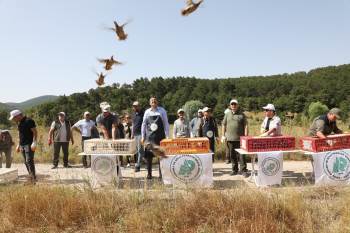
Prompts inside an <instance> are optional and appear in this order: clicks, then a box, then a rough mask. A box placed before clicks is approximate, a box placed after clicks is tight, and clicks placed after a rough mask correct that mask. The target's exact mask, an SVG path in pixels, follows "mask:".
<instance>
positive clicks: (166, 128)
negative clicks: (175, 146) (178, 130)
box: [161, 109, 169, 138]
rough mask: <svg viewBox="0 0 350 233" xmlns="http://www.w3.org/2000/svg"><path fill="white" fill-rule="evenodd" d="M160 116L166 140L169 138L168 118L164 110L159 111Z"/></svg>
mask: <svg viewBox="0 0 350 233" xmlns="http://www.w3.org/2000/svg"><path fill="white" fill-rule="evenodd" d="M161 115H162V120H163V124H164V131H165V135H166V137H167V138H169V122H168V116H167V113H166V111H165V109H163V110H162V111H161Z"/></svg>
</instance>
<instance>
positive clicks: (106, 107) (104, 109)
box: [102, 105, 111, 112]
mask: <svg viewBox="0 0 350 233" xmlns="http://www.w3.org/2000/svg"><path fill="white" fill-rule="evenodd" d="M110 110H111V106H110V105H105V106H103V107H102V112H109V111H110Z"/></svg>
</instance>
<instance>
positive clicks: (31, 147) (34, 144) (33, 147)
mask: <svg viewBox="0 0 350 233" xmlns="http://www.w3.org/2000/svg"><path fill="white" fill-rule="evenodd" d="M30 149H31V150H32V151H33V152H34V151H35V150H36V141H33V143H32V145H30Z"/></svg>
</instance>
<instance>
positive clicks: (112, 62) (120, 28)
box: [96, 0, 203, 87]
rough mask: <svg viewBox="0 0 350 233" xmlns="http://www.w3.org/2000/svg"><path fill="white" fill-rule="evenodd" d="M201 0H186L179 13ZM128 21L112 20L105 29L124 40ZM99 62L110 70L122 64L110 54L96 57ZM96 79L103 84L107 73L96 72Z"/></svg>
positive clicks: (187, 13) (184, 14)
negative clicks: (112, 22)
mask: <svg viewBox="0 0 350 233" xmlns="http://www.w3.org/2000/svg"><path fill="white" fill-rule="evenodd" d="M202 2H203V0H198V1H197V2H194V1H193V0H186V6H185V7H184V8H183V9H182V10H181V14H182V15H183V16H188V15H190V14H191V13H193V12H194V11H195V10H197V8H198V7H199V6H200V5H201V4H202ZM128 23H130V20H129V21H128V22H126V23H124V24H121V25H119V24H118V23H117V22H116V21H114V27H109V28H106V29H107V30H111V31H113V32H114V33H115V34H116V36H117V39H118V40H120V41H124V40H126V39H127V38H128V34H126V33H125V31H124V27H125V26H126V25H127V24H128ZM97 60H98V62H99V63H101V64H103V68H104V70H105V71H111V70H112V68H113V67H114V66H117V65H122V64H123V63H122V62H120V61H118V60H117V59H115V58H114V56H111V57H110V58H105V59H99V58H98V59H97ZM96 75H97V80H96V84H97V85H98V86H99V87H100V86H103V85H104V84H105V78H106V76H107V73H104V72H103V71H102V72H100V73H97V72H96Z"/></svg>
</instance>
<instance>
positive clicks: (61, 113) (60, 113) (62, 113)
mask: <svg viewBox="0 0 350 233" xmlns="http://www.w3.org/2000/svg"><path fill="white" fill-rule="evenodd" d="M57 115H61V116H66V114H65V113H64V112H59V113H58V114H57Z"/></svg>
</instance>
